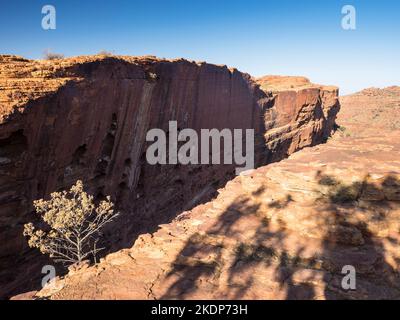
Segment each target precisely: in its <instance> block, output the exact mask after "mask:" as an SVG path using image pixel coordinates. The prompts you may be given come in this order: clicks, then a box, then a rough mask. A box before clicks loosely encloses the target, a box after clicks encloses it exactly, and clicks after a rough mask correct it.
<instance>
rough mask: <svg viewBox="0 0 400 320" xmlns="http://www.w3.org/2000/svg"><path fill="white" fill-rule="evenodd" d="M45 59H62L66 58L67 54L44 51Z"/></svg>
mask: <svg viewBox="0 0 400 320" xmlns="http://www.w3.org/2000/svg"><path fill="white" fill-rule="evenodd" d="M43 56H44V59H45V60H60V59H64V58H65V56H64V55H63V54H61V53H54V52H51V51H49V50H46V51H44V53H43Z"/></svg>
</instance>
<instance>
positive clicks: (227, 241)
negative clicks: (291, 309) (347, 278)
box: [16, 88, 400, 299]
mask: <svg viewBox="0 0 400 320" xmlns="http://www.w3.org/2000/svg"><path fill="white" fill-rule="evenodd" d="M341 102H342V111H341V113H340V114H339V118H338V124H339V129H338V130H337V132H336V134H335V135H334V136H333V137H332V138H331V139H330V140H329V141H328V142H327V143H326V144H324V145H319V146H316V147H312V148H307V149H304V150H302V151H300V152H298V153H295V154H293V155H291V156H290V157H289V158H288V159H286V160H283V161H281V162H278V163H275V164H271V165H268V166H265V167H261V168H259V169H257V170H254V171H251V172H247V173H246V174H243V175H241V176H239V177H237V178H235V179H234V180H232V181H230V182H229V183H228V184H227V185H226V187H225V188H223V189H221V190H220V191H219V196H218V197H217V198H216V199H215V200H213V201H211V202H209V203H207V204H203V205H200V206H198V207H196V208H195V209H193V210H191V211H187V212H183V213H182V214H180V215H179V216H178V217H177V218H176V219H175V220H174V221H173V222H171V223H169V224H165V225H161V226H160V228H159V230H158V231H157V232H155V233H153V234H145V235H142V236H140V237H139V238H138V240H137V241H136V243H135V244H134V246H133V247H132V248H129V249H125V250H122V251H118V252H116V253H113V254H110V255H108V256H107V257H106V258H105V259H103V260H102V261H101V262H100V263H99V264H97V265H95V266H91V267H89V266H86V265H83V266H80V267H78V268H75V269H71V271H70V273H69V275H68V276H66V277H65V278H63V279H59V280H58V281H57V285H56V286H55V287H52V288H50V287H48V288H45V289H43V290H42V291H40V292H39V293H36V296H35V297H36V298H39V297H40V298H43V297H44V298H50V299H195V298H199V299H204V298H207V299H398V298H400V277H399V263H400V251H399V250H398V248H399V241H400V157H399V152H400V140H399V136H400V127H399V122H398V121H399V120H398V119H400V117H399V116H400V89H399V88H388V89H385V90H379V89H368V90H365V91H363V92H361V93H358V94H355V95H352V96H347V97H343V98H342V101H341ZM345 265H352V266H354V267H355V268H356V271H357V288H356V290H352V291H345V290H343V289H342V287H341V281H342V278H343V275H342V274H341V271H342V268H343V266H345ZM33 294H34V293H31V294H28V295H22V296H19V297H16V298H26V297H31V296H32V295H33Z"/></svg>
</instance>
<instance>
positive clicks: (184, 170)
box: [0, 55, 350, 298]
mask: <svg viewBox="0 0 400 320" xmlns="http://www.w3.org/2000/svg"><path fill="white" fill-rule="evenodd" d="M288 82H289V83H290V85H286V84H287V83H288ZM339 107H340V106H339V101H338V89H337V88H335V87H323V86H318V85H313V84H311V83H310V82H309V81H308V80H306V79H303V78H281V79H278V78H276V77H271V78H270V79H268V78H262V79H259V80H255V79H252V78H251V77H250V76H249V75H247V74H243V73H241V72H239V71H237V70H236V69H228V68H227V67H226V66H216V65H211V64H207V63H196V62H190V61H186V60H183V59H179V60H172V61H170V60H160V59H157V58H155V57H110V56H92V57H77V58H69V59H62V60H53V61H33V60H27V59H24V58H21V57H16V56H4V55H3V56H0V112H1V116H0V296H2V297H8V296H10V295H13V294H16V293H20V292H26V291H29V290H32V289H35V288H36V289H37V287H38V286H39V285H40V277H41V276H42V275H41V267H42V266H43V265H44V264H45V263H47V260H46V258H45V257H43V256H40V255H39V254H38V253H37V252H36V251H33V250H30V249H29V248H28V247H27V243H26V239H24V238H23V236H22V229H23V224H24V223H26V222H28V221H31V220H32V219H33V218H34V217H35V216H34V215H33V214H32V201H33V200H36V199H39V198H43V197H45V198H46V197H48V196H49V194H50V193H51V192H53V191H56V190H62V189H66V188H68V187H70V186H71V185H72V184H73V183H75V181H76V180H78V179H81V180H83V181H84V183H85V185H86V186H87V187H88V191H89V192H91V193H92V194H94V195H95V197H96V199H101V198H103V197H104V196H106V195H111V196H112V199H113V200H114V201H115V203H116V205H117V206H118V209H119V210H120V211H121V212H122V213H123V214H122V215H121V216H120V219H119V220H118V221H116V222H115V223H114V224H113V225H111V226H110V227H109V228H108V230H106V234H105V236H106V242H105V245H106V247H107V248H108V251H107V252H108V253H110V252H116V251H118V250H121V249H124V250H122V251H118V252H117V253H114V254H113V255H109V256H107V257H106V259H105V260H104V262H102V263H101V264H99V265H96V266H95V267H93V268H90V269H88V271H87V272H88V273H86V274H85V273H82V272H80V273H77V274H76V275H73V274H72V273H71V274H70V275H69V276H68V277H67V278H66V279H67V280H66V281H67V283H71V285H70V284H68V285H66V287H65V288H64V290H62V291H61V292H59V293H58V294H57V295H55V296H54V297H65V298H74V297H79V298H83V297H90V298H106V297H110V298H111V297H112V298H153V297H157V298H160V297H175V298H177V297H184V296H188V297H189V296H190V297H194V296H197V295H200V296H203V297H211V296H212V297H219V296H221V294H222V293H221V292H222V291H221V290H222V289H223V286H224V285H226V286H228V285H229V286H232V288H235V289H234V290H233V289H232V290H230V291H229V292H226V294H227V295H230V296H234V295H238V296H239V291H240V292H243V297H250V296H251V295H249V294H247V293H246V294H245V291H241V290H242V289H240V286H241V284H240V283H239V282H240V281H239V278H238V279H236V280H235V279H234V278H230V277H233V276H234V274H236V268H240V265H241V264H242V263H241V262H240V263H239V262H238V263H237V264H236V263H235V264H232V265H231V267H232V268H233V269H232V270H231V271H229V272H227V271H226V270H225V269H224V268H227V267H229V263H230V262H228V260H225V259H231V258H232V257H228V256H227V254H228V253H229V254H228V255H233V254H235V252H236V251H235V250H236V249H237V250H239V251H238V252H241V251H240V250H242V249H244V250H245V252H244V253H243V254H247V253H246V252H248V250H252V247H251V246H250V247H248V245H251V242H252V241H255V239H253V238H252V236H251V235H250V233H251V234H253V235H254V236H257V234H258V236H259V237H262V236H263V234H264V233H263V232H267V227H268V226H267V225H268V223H269V221H271V223H272V222H273V221H274V219H273V218H272V216H270V214H272V212H274V210H276V211H277V212H278V211H279V206H280V205H279V201H281V199H280V198H276V199H273V198H271V197H276V193H280V192H281V190H280V189H279V186H278V184H279V182H281V183H282V186H281V187H282V188H284V186H285V185H286V184H287V183H290V181H291V180H290V179H289V180H287V179H286V176H285V174H284V173H282V176H281V177H279V175H280V173H279V171H278V172H277V174H278V176H275V179H276V181H275V184H273V183H272V182H270V180H268V179H269V178H267V177H266V173H267V172H269V171H271V172H274V171H273V170H275V169H274V168H276V167H274V166H271V167H267V168H262V169H260V171H254V173H252V174H251V175H247V176H243V177H239V178H236V179H235V180H233V181H232V182H230V183H229V184H228V185H227V187H226V189H225V190H224V191H221V193H220V195H219V197H218V198H217V200H215V201H214V202H211V203H208V204H204V203H207V202H208V201H210V200H211V199H213V198H215V196H216V195H217V190H218V189H219V188H221V187H223V186H224V185H225V184H226V182H227V181H229V180H230V179H232V178H233V177H234V168H235V166H233V165H218V166H215V165H196V166H195V165H190V166H181V165H165V166H160V165H158V166H151V165H149V164H147V162H146V159H145V151H146V147H147V145H148V144H147V143H146V141H145V136H146V133H147V131H148V130H150V129H152V128H162V129H165V130H166V129H167V128H168V121H170V120H176V121H177V122H178V127H179V129H182V128H193V129H195V130H200V129H212V128H217V129H224V128H231V129H254V130H255V143H256V147H255V149H256V150H255V152H256V165H257V166H262V165H266V164H268V163H273V162H276V161H279V160H282V159H284V158H286V157H287V156H289V155H290V154H292V153H293V152H295V151H298V150H300V149H302V148H304V147H308V146H313V145H317V144H319V143H322V142H324V141H326V139H327V138H328V137H329V136H330V134H331V132H332V130H333V128H334V125H335V118H336V114H337V112H338V111H339ZM289 161H293V160H289ZM287 163H289V164H290V162H287ZM282 165H283V164H282ZM289 167H290V165H289ZM292 170H294V168H292ZM253 175H254V177H253ZM252 177H253V178H252ZM263 177H265V178H266V180H265V181H261V180H263V179H261V178H263ZM248 179H250V180H249V181H251V180H254V183H255V184H256V182H257V181H258V182H257V183H259V184H260V185H254V186H253V185H252V184H251V183H250V182H248V181H247V180H248ZM271 179H273V177H271ZM246 181H247V182H246ZM271 181H272V180H271ZM270 183H271V186H270V185H269V184H270ZM299 183H301V181H299ZM263 186H264V187H266V189H265V190H261V189H262V187H263ZM253 187H254V188H256V187H257V190H253V191H254V194H253V196H252V197H253V198H252V197H250V196H249V198H248V199H247V200H244V199H242V198H243V197H247V195H249V194H248V190H247V189H246V188H253ZM273 188H275V190H274V189H273ZM246 190H247V191H246ZM286 193H287V194H289V189H288V192H286ZM286 193H285V195H286ZM288 196H289V195H288ZM268 197H270V198H271V199H272V200H271V205H273V204H274V203H275V204H276V207H275V208H274V209H271V210H267V211H265V210H266V209H265V208H266V207H265V205H266V206H267V207H268V203H267V204H262V207H261V202H260V203H259V205H260V207H259V208H258V209H256V207H252V206H253V205H254V206H257V201H259V200H261V199H264V198H265V201H267V199H269V198H268ZM296 197H297V196H296V194H294V195H293V199H296ZM288 199H289V198H288ZM304 199H306V198H304ZM263 201H264V200H263ZM296 201H297V200H296ZM292 202H293V203H298V202H295V201H288V203H287V205H292ZM198 204H202V205H200V206H199V207H196V205H198ZM298 206H299V208H300V204H299V203H298ZM194 207H196V208H195V209H193V211H187V210H190V209H192V208H194ZM233 208H235V209H233ZM246 208H247V209H246ZM251 208H252V209H251ZM261 208H263V209H261ZM185 210H186V211H187V212H185V213H184V214H182V212H184V211H185ZM260 210H261V211H263V212H264V211H265V212H264V214H265V216H262V215H260ZM282 212H283V211H282ZM308 213H309V214H310V215H311V211H310V212H308ZM303 214H305V213H303ZM178 215H179V218H176V217H177V216H178ZM294 215H295V213H292V215H288V216H287V217H282V219H283V220H282V221H285V220H287V219H297V218H296V217H295V216H294ZM290 217H291V218H290ZM317 217H318V215H316V216H315V217H314V218H313V219H316V218H317ZM320 218H321V219H323V217H320ZM173 219H175V220H174V222H172V223H170V222H171V221H172V220H173ZM260 219H261V220H260ZM241 221H243V222H244V224H243V225H241V223H242V222H241ZM279 221H280V220H279ZM312 221H314V220H312ZM261 222H262V224H260V225H257V224H258V223H261ZM275 222H276V221H275ZM167 223H170V224H167ZM288 223H292V222H288ZM214 224H215V225H214ZM296 224H297V226H298V228H300V227H301V226H302V224H301V223H300V221H298V223H296ZM159 225H163V227H162V228H161V229H160V230H159V231H157V229H158V226H159ZM272 225H273V224H271V226H272ZM242 227H243V229H241V228H242ZM275 227H276V226H275ZM309 227H310V228H311V227H312V225H310V226H309ZM210 228H211V229H212V228H213V230H214V229H215V230H214V231H212V233H210V232H211V229H210ZM259 228H261V229H260V230H259ZM323 230H324V229H323V228H322V227H321V228H318V230H317V232H320V233H321V232H322V231H323ZM156 231H157V232H156ZM295 231H296V230H294V231H293V232H292V239H294V238H293V237H294V236H295ZM297 231H298V230H297ZM154 232H156V233H155V234H154V235H152V236H150V235H149V234H152V233H154ZM268 232H269V231H268ZM349 232H350V231H349ZM214 233H215V234H214ZM140 234H147V235H145V236H143V235H142V236H140V238H138V236H139V235H140ZM276 236H277V235H276ZM305 236H307V234H305ZM315 237H316V238H317V239H318V234H317V235H316V236H315ZM274 239H275V240H277V239H276V237H275V238H274V237H270V241H275V240H274ZM305 239H306V238H305ZM294 240H295V239H294ZM134 243H135V245H134V246H133V247H132V245H133V244H134ZM303 244H305V243H304V242H297V245H299V246H300V245H303ZM311 244H312V245H313V246H314V247H316V246H317V241H311ZM283 245H284V243H283V242H282V243H281V244H280V245H279V246H277V247H276V250H278V251H279V250H280V249H282V248H283V247H282V246H283ZM131 247H132V249H129V248H131ZM236 247H237V248H236ZM235 248H236V249H235ZM240 248H242V249H240ZM260 248H261V247H260ZM312 248H313V247H311V246H310V247H309V250H312ZM181 250H183V251H182V252H181V253H179V252H180V251H181ZM261 250H264V249H261ZM278 251H277V252H278ZM260 254H261V255H264V253H263V252H261V253H260ZM288 257H289V256H288ZM175 258H179V261H176V262H174V259H175ZM186 258H187V261H186ZM204 259H205V260H204ZM262 259H264V258H262ZM262 259H261V260H259V258H256V260H255V263H254V264H252V266H253V267H257V268H261V267H262V266H263V262H260V261H262ZM203 260H204V261H203ZM229 261H230V260H229ZM271 262H273V259H272V260H271ZM203 263H205V265H204V266H203V265H202V264H203ZM197 264H200V265H199V267H197ZM113 265H114V266H116V265H118V267H116V268H113V267H112V266H113ZM168 266H169V267H168ZM175 267H176V268H178V267H179V268H180V269H179V270H176V272H175V271H174V270H175V269H174V268H175ZM168 268H170V269H168ZM103 269H104V272H103V271H101V270H103ZM242 271H243V272H250V269H249V270H247V268H245V266H243V268H242ZM270 271H271V269H270V268H269V269H265V270H264V271H263V272H270ZM169 272H172V273H169ZM193 273H194V275H193ZM250 273H252V274H253V275H257V273H253V271H251V272H250ZM185 275H186V276H185ZM77 277H83V278H79V279H78V278H77ZM103 277H105V278H103ZM210 277H211V278H210ZM262 277H266V274H263V275H262ZM282 277H283V275H282ZM184 278H186V279H184ZM194 278H196V279H194ZM240 278H241V281H243V280H245V279H246V278H243V277H242V276H240ZM85 279H86V280H87V282H86V280H85ZM203 279H204V281H203ZM207 279H208V280H207ZM262 279H264V278H260V279H257V283H258V285H257V286H259V285H262V284H263V282H262ZM265 279H266V278H265ZM76 280H79V282H76ZM117 280H118V281H117ZM110 281H111V282H110ZM226 281H228V282H226ZM237 281H239V282H237ZM271 281H272V280H271ZM293 281H294V280H293ZM175 282H176V283H175ZM245 282H246V283H247V284H250V282H248V281H245ZM174 283H175V284H174ZM201 283H202V284H201ZM228 283H231V284H228ZM271 284H272V282H271ZM98 285H99V286H100V287H99V289H94V288H95V287H97V286H98ZM168 285H171V286H172V287H171V290H172V289H173V290H172V291H171V290H170V291H168V290H167V287H168ZM79 286H85V290H81V289H78V288H79ZM191 286H193V288H192V287H191ZM202 286H205V287H202ZM216 286H217V287H218V286H220V287H219V289H218V290H215V289H216ZM128 287H129V288H128ZM67 288H71V289H67ZM81 288H83V287H81ZM101 288H103V289H104V290H103V289H101ZM226 288H227V287H226ZM75 290H76V291H75ZM254 290H256V287H254ZM282 290H283V289H282ZM180 291H182V292H181V293H179V292H180ZM95 292H96V293H95ZM107 292H108V293H107ZM235 292H237V293H235ZM264 292H267V290H264ZM211 293H212V294H211ZM265 294H266V293H265ZM272 294H273V292H272V291H271V295H272ZM258 297H262V296H261V295H258ZM276 297H279V296H276Z"/></svg>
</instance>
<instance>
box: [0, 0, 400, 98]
mask: <svg viewBox="0 0 400 320" xmlns="http://www.w3.org/2000/svg"><path fill="white" fill-rule="evenodd" d="M46 4H51V5H54V6H55V8H56V10H57V29H56V30H47V31H46V30H43V29H42V27H41V20H42V17H43V15H42V13H41V9H42V6H44V5H46ZM346 4H351V5H353V6H355V8H356V10H357V29H356V30H353V31H346V30H343V29H342V28H341V19H342V14H341V9H342V7H343V5H346ZM0 6H1V7H0V30H1V31H0V53H7V54H18V55H22V56H25V57H28V58H41V57H42V55H43V52H44V51H45V50H46V49H49V50H51V51H53V52H57V53H63V54H65V55H66V56H74V55H83V54H95V53H97V52H99V51H101V50H107V51H111V52H113V53H115V54H124V55H145V54H152V55H156V56H159V57H165V58H176V57H184V58H187V59H193V60H199V61H207V62H211V63H216V64H226V65H228V66H231V67H237V68H238V69H239V70H241V71H244V72H248V73H250V74H251V75H253V76H262V75H265V74H282V75H304V76H307V77H309V78H310V79H311V80H312V81H314V82H317V83H323V84H334V85H338V86H339V87H340V88H341V91H342V93H351V92H354V91H358V90H360V89H363V88H365V87H371V86H376V87H384V86H389V85H395V84H397V85H400V59H399V58H400V39H399V38H400V1H398V0H354V1H351V0H346V1H341V0H298V1H296V0H229V1H228V0H220V1H218V0H214V1H211V0H164V1H158V0H152V1H149V0H147V1H145V0H130V1H118V0H115V1H102V0H100V1H91V0H88V1H75V0H64V1H56V0H47V1H36V0H25V1H22V0H13V1H5V0H2V1H1V3H0Z"/></svg>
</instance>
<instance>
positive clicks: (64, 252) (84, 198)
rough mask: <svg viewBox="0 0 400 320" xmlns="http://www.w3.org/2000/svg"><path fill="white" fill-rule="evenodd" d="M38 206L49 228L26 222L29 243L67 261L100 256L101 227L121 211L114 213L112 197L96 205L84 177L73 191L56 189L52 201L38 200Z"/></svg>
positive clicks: (37, 210) (25, 230) (36, 203)
mask: <svg viewBox="0 0 400 320" xmlns="http://www.w3.org/2000/svg"><path fill="white" fill-rule="evenodd" d="M34 207H35V209H36V212H37V213H38V214H40V215H41V218H42V220H43V221H44V222H46V224H47V225H48V226H49V230H48V231H44V230H40V229H38V230H36V229H35V227H34V226H33V224H32V223H28V224H25V226H24V236H27V237H28V238H29V240H28V244H29V246H30V247H31V248H38V249H39V250H40V252H41V253H43V254H48V255H49V256H50V257H51V258H53V259H54V260H55V261H56V262H63V263H66V264H74V263H77V262H82V261H83V260H85V259H88V258H89V257H90V256H91V255H92V256H93V258H94V259H95V260H96V254H97V253H98V252H99V251H101V250H103V249H104V248H97V243H98V241H99V239H100V236H101V229H102V228H103V227H104V225H106V224H107V223H109V222H111V221H112V220H114V219H115V218H116V217H117V216H118V215H119V214H118V213H114V209H113V208H114V204H113V203H112V202H111V201H110V197H107V199H106V200H105V201H101V202H100V203H99V205H98V206H95V204H94V201H93V196H91V195H88V194H87V193H86V192H84V191H83V183H82V181H80V180H78V181H77V182H76V184H75V185H74V186H72V187H71V189H70V190H69V191H63V192H54V193H52V194H51V199H50V200H49V201H45V200H43V199H41V200H37V201H34Z"/></svg>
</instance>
